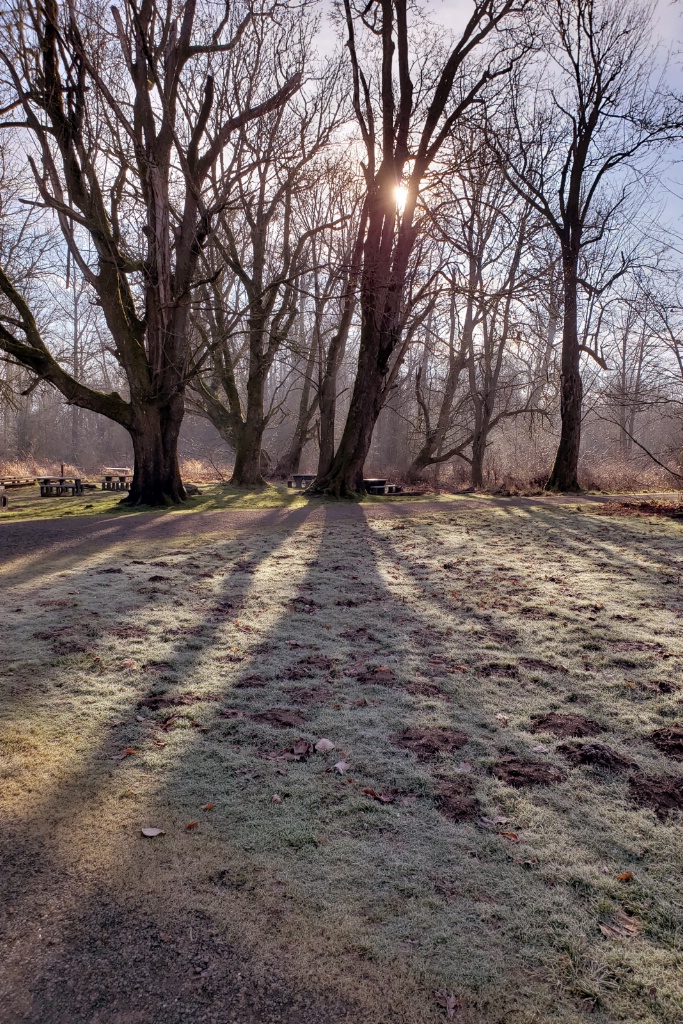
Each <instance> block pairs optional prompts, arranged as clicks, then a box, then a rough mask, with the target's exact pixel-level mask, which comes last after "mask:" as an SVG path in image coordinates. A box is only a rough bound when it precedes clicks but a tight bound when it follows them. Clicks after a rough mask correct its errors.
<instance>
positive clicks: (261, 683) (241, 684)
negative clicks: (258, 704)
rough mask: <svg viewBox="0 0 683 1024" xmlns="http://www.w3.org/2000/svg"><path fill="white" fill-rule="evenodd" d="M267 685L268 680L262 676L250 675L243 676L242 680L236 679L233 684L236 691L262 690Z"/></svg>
mask: <svg viewBox="0 0 683 1024" xmlns="http://www.w3.org/2000/svg"><path fill="white" fill-rule="evenodd" d="M267 685H268V680H267V679H265V678H264V677H263V676H259V675H256V674H254V675H250V676H245V677H244V679H238V680H237V682H236V683H235V689H236V690H262V689H263V688H264V687H265V686H267Z"/></svg>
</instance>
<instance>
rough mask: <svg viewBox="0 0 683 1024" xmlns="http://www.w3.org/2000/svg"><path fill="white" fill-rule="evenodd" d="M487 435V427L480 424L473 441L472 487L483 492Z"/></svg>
mask: <svg viewBox="0 0 683 1024" xmlns="http://www.w3.org/2000/svg"><path fill="white" fill-rule="evenodd" d="M487 433H488V431H487V429H486V427H485V426H484V425H483V424H480V425H479V428H478V429H477V431H476V433H475V435H474V439H473V440H472V463H471V468H470V487H473V488H474V490H475V491H480V490H482V488H483V486H484V458H485V456H486V435H487Z"/></svg>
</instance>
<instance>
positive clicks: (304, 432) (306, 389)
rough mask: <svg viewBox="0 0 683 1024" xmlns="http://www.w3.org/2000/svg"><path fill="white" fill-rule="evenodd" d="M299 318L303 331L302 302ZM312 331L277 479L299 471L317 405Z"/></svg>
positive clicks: (316, 352) (277, 467) (277, 466)
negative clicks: (291, 429)
mask: <svg viewBox="0 0 683 1024" xmlns="http://www.w3.org/2000/svg"><path fill="white" fill-rule="evenodd" d="M299 315H300V318H301V321H300V323H301V325H302V326H301V328H300V329H301V330H302V331H303V304H302V308H301V310H300V314H299ZM316 333H317V332H314V333H313V335H312V337H311V345H310V348H309V350H308V358H307V359H306V366H305V368H304V379H303V384H302V388H301V397H300V399H299V413H298V416H297V421H296V426H295V428H294V433H293V435H292V439H291V441H290V442H289V446H288V448H287V451H286V452H285V453H284V455H283V456H282V457H281V458H280V459H278V463H277V465H276V467H275V469H274V470H273V476H274V477H275V478H276V479H277V480H286V479H287V478H288V477H289V476H291V475H292V473H298V472H299V464H300V463H301V455H302V453H303V450H304V448H305V447H306V443H307V441H308V440H309V436H310V435H309V428H310V423H311V419H312V417H313V413H314V411H315V407H316V405H317V397H314V398H313V401H311V381H312V378H313V371H314V370H315V361H316V358H317V356H318V339H317V337H316Z"/></svg>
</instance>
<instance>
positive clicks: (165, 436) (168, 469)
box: [124, 394, 187, 505]
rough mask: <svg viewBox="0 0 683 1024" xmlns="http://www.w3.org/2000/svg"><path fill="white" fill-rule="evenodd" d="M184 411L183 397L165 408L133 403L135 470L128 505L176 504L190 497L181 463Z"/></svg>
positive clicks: (176, 397) (131, 431)
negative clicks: (183, 480)
mask: <svg viewBox="0 0 683 1024" xmlns="http://www.w3.org/2000/svg"><path fill="white" fill-rule="evenodd" d="M183 412H184V402H183V398H182V395H180V394H177V395H175V396H174V397H173V398H172V399H171V401H170V402H168V403H167V404H166V405H163V406H155V405H151V404H144V405H138V404H133V407H132V416H133V426H132V427H131V428H130V436H131V438H132V441H133V452H134V455H135V469H134V473H133V484H132V486H131V489H130V493H129V495H128V497H127V498H125V499H124V503H125V504H130V505H176V504H178V503H179V502H181V501H184V500H185V498H186V497H187V495H186V493H185V488H184V487H183V484H182V480H181V478H180V466H179V464H178V435H179V433H180V426H181V424H182V421H183Z"/></svg>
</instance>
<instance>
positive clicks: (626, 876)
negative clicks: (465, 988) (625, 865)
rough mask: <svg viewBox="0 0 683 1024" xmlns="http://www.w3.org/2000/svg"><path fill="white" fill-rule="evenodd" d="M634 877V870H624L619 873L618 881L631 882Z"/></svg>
mask: <svg viewBox="0 0 683 1024" xmlns="http://www.w3.org/2000/svg"><path fill="white" fill-rule="evenodd" d="M632 878H633V872H632V871H623V872H622V873H621V874H620V875H617V881H618V882H630V881H631V879H632Z"/></svg>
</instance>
